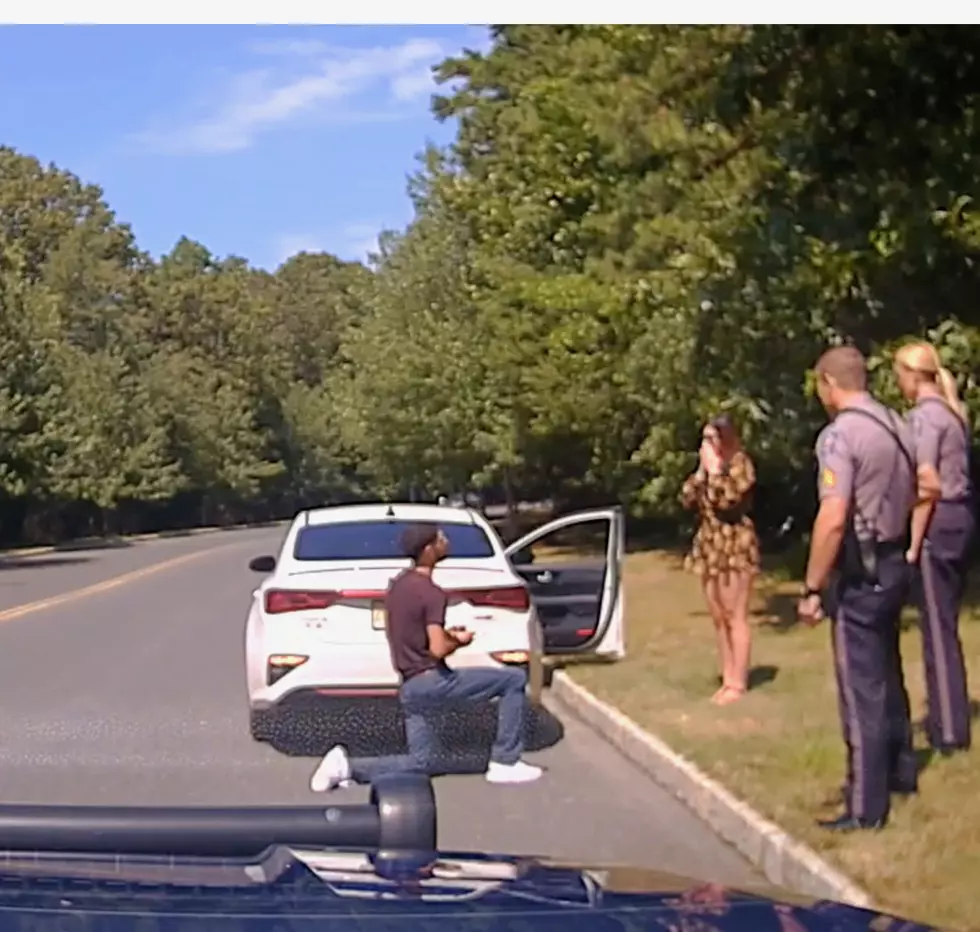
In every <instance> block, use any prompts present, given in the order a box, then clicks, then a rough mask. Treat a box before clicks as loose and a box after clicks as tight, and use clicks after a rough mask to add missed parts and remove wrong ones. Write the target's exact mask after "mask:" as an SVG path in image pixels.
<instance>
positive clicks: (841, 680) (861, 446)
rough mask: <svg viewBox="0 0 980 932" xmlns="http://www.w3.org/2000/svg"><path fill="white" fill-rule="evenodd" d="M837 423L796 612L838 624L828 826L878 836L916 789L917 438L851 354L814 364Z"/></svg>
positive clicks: (830, 428) (825, 442)
mask: <svg viewBox="0 0 980 932" xmlns="http://www.w3.org/2000/svg"><path fill="white" fill-rule="evenodd" d="M816 375H817V392H818V394H819V396H820V401H821V402H822V403H823V406H824V407H825V408H826V410H827V413H828V414H829V415H830V417H831V419H832V420H831V422H830V423H829V424H828V425H827V426H826V427H825V428H824V429H823V430H822V431H821V432H820V435H819V437H818V438H817V444H816V454H817V461H818V468H819V476H818V483H817V485H818V490H819V497H820V507H819V510H818V512H817V517H816V519H815V520H814V523H813V530H812V534H811V541H810V554H809V559H808V561H807V569H806V577H805V579H804V589H803V593H802V597H801V599H800V603H799V606H798V612H799V615H800V618H801V620H802V621H804V622H806V623H809V624H816V623H817V622H818V621H819V620H820V619H821V618H822V617H823V616H824V613H825V612H826V614H827V615H828V616H829V617H830V618H831V622H832V627H831V630H832V636H833V648H834V667H835V672H836V678H837V693H838V706H839V709H840V718H841V728H842V731H843V736H844V743H845V744H846V746H847V757H848V766H847V781H846V783H845V787H844V798H845V809H844V812H843V814H842V815H840V816H839V817H838V818H835V819H831V820H824V821H821V822H820V825H822V826H823V827H824V828H826V829H830V830H835V831H852V830H855V829H872V828H880V827H881V826H882V825H884V823H885V822H886V820H887V818H888V814H889V810H890V794H891V793H910V792H915V790H916V779H917V773H916V766H915V757H914V755H913V752H912V728H911V723H910V721H909V701H908V694H907V693H906V691H905V681H904V677H903V675H902V663H901V658H900V655H899V640H898V639H899V616H900V614H901V610H902V606H903V603H904V601H905V597H906V594H907V591H908V575H909V574H908V565H907V563H906V556H905V555H906V551H907V550H908V547H909V518H910V513H911V510H912V506H913V504H914V499H915V488H914V472H915V470H914V464H913V461H912V454H911V440H910V438H909V434H908V430H907V427H906V425H905V424H904V422H903V421H902V419H901V418H900V417H899V415H898V414H896V413H895V412H894V411H891V410H890V409H889V408H886V407H885V406H884V405H882V404H880V403H879V402H877V401H875V400H874V399H873V398H872V397H871V396H870V395H869V394H868V392H867V365H866V362H865V359H864V357H863V356H862V355H861V353H860V352H859V351H858V350H857V349H855V348H854V347H849V346H840V347H835V348H834V349H831V350H828V351H827V352H826V353H824V355H823V356H821V357H820V359H819V360H818V362H817V365H816Z"/></svg>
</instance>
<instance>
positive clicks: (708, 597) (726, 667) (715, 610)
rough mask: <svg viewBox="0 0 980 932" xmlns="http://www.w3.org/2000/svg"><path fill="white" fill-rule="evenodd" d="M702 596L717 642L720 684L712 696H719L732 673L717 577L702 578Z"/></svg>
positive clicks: (726, 618) (725, 620) (724, 616)
mask: <svg viewBox="0 0 980 932" xmlns="http://www.w3.org/2000/svg"><path fill="white" fill-rule="evenodd" d="M704 598H705V602H707V604H708V611H709V612H710V614H711V620H712V621H713V622H714V626H715V638H716V640H717V642H718V662H719V665H720V666H721V686H720V687H719V689H718V691H717V692H716V693H715V695H714V698H717V697H718V696H720V695H721V694H722V693H723V692H724V691H725V687H726V686H728V684H729V683H730V682H731V675H732V645H731V641H730V639H729V634H728V617H727V612H726V610H725V606H724V603H723V601H722V598H721V585H720V582H719V580H718V577H717V576H715V577H707V576H706V577H705V578H704Z"/></svg>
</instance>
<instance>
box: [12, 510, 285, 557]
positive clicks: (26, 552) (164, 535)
mask: <svg viewBox="0 0 980 932" xmlns="http://www.w3.org/2000/svg"><path fill="white" fill-rule="evenodd" d="M291 520H292V519H285V520H283V521H263V522H260V523H258V524H228V525H223V526H222V525H213V526H208V527H194V528H188V529H187V530H174V531H155V532H154V533H152V534H127V535H119V536H118V537H79V538H76V539H75V540H66V541H65V542H64V543H61V544H50V545H48V546H44V547H12V548H11V549H9V550H0V559H6V558H9V557H37V556H41V555H42V554H47V553H66V552H70V551H72V550H81V549H84V548H85V547H86V546H87V545H92V544H110V543H112V542H113V541H119V542H121V543H127V544H138V543H140V542H141V541H147V540H170V539H178V538H183V537H196V536H197V535H199V534H215V533H217V532H218V531H243V530H247V529H249V528H264V527H268V528H273V527H282V526H284V525H287V524H289V522H290V521H291Z"/></svg>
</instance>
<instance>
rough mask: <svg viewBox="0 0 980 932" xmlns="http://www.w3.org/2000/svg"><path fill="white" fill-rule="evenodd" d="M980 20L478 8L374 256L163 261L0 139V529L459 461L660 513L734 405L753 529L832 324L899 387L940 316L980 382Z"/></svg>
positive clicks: (520, 489)
mask: <svg viewBox="0 0 980 932" xmlns="http://www.w3.org/2000/svg"><path fill="white" fill-rule="evenodd" d="M975 32H976V31H975V29H974V28H973V27H964V26H936V27H923V26H890V27H878V26H875V27H872V26H848V27H824V26H710V27H692V26H683V27H682V26H494V27H491V34H492V40H493V41H492V47H491V49H490V51H489V52H487V53H486V54H478V53H476V52H472V51H468V50H464V51H462V52H461V53H460V54H459V55H458V56H456V57H454V58H451V59H449V60H447V61H444V62H442V63H439V64H438V65H437V68H436V72H437V76H438V78H439V80H440V82H441V84H442V86H443V93H442V94H440V95H439V96H437V97H435V98H434V99H433V113H434V115H435V117H436V118H437V119H441V120H448V119H453V120H455V121H456V125H457V132H456V138H455V141H454V143H453V144H452V145H450V146H449V147H447V148H446V149H445V150H442V151H437V150H432V151H428V152H426V153H424V154H423V155H422V156H421V157H420V163H419V166H418V170H417V172H416V174H415V176H414V177H413V178H412V180H411V183H410V186H409V189H410V195H411V197H412V199H413V202H414V205H415V219H414V220H413V221H412V223H411V224H410V225H409V227H408V228H407V229H406V230H404V231H400V232H397V233H386V234H384V235H383V236H382V238H381V245H380V248H379V254H378V255H377V256H376V257H374V261H373V262H372V263H370V265H364V264H360V263H353V262H343V261H340V260H338V259H337V258H335V257H333V256H329V255H313V254H301V255H299V256H296V257H294V258H293V259H291V260H289V261H287V262H286V263H285V264H284V265H283V266H281V267H280V268H279V269H277V270H276V271H275V272H274V273H270V272H266V271H262V270H258V269H255V268H252V267H250V266H249V264H248V263H247V262H246V261H244V260H242V259H238V258H235V257H229V258H224V259H222V258H219V257H216V256H213V255H212V254H211V253H210V252H209V251H208V250H207V249H206V248H205V247H204V246H202V245H201V244H198V243H194V242H191V241H189V240H186V239H183V240H181V241H179V242H178V243H177V244H176V245H175V246H174V248H173V250H172V251H171V253H170V254H169V255H167V256H164V257H163V258H162V259H160V260H159V261H156V260H153V259H152V258H151V257H149V256H147V255H146V254H145V253H143V252H141V251H140V250H139V249H138V247H137V245H136V243H135V242H134V240H133V236H132V234H131V232H130V230H129V229H128V228H127V227H126V225H125V224H123V223H121V222H120V221H119V220H118V219H117V218H116V217H115V216H114V215H113V213H112V211H111V210H110V208H109V207H108V205H107V204H106V203H105V201H104V198H103V196H102V193H101V191H100V190H99V189H98V188H95V187H93V186H91V185H86V184H83V183H82V182H81V181H80V180H79V179H78V178H76V177H74V176H73V175H71V174H70V173H68V172H66V171H63V170H61V169H59V168H56V167H54V166H48V167H45V166H42V165H41V164H39V163H38V161H37V160H36V159H34V158H31V157H30V156H27V155H23V154H20V153H17V152H15V151H13V150H11V149H0V493H2V495H3V511H2V512H0V524H2V528H0V530H2V533H3V536H5V537H6V538H7V539H13V538H15V537H18V536H31V535H33V536H45V535H46V536H49V537H50V536H57V535H59V534H68V533H81V532H82V531H83V530H93V529H101V530H127V529H131V528H133V527H135V526H140V527H142V526H145V525H147V524H148V523H149V524H153V523H156V524H158V525H159V524H166V523H181V522H183V523H187V522H192V521H211V520H232V519H234V518H240V517H244V516H270V515H273V514H276V515H279V514H287V513H289V512H290V511H291V510H292V509H294V508H296V507H299V506H302V505H305V504H313V503H315V502H319V501H336V500H341V499H347V498H352V497H360V496H370V497H379V496H395V495H407V494H409V493H410V492H411V491H412V490H427V492H428V493H432V492H435V491H437V490H438V491H452V490H463V489H466V488H485V489H490V490H492V493H493V494H497V495H500V496H502V497H509V498H514V497H516V496H536V495H547V496H550V497H553V498H555V499H556V500H557V501H559V502H560V503H565V504H567V505H574V504H591V503H595V502H608V501H618V502H622V503H623V504H624V505H626V506H627V507H628V508H629V509H630V510H631V512H632V513H633V514H634V515H636V516H640V517H645V518H654V519H662V520H668V521H669V520H673V519H674V518H675V517H676V496H677V490H678V488H679V485H680V482H681V479H682V477H683V475H684V473H685V471H686V470H688V469H690V468H691V467H692V465H693V450H694V448H695V447H696V443H697V437H698V433H699V423H700V421H702V420H703V419H704V418H705V417H706V416H708V415H709V414H711V413H715V412H717V411H719V410H722V409H724V410H730V411H732V412H733V413H734V414H735V416H736V418H737V420H738V421H739V423H740V425H741V427H742V430H743V433H744V435H745V439H746V442H747V444H748V446H749V447H750V449H751V450H752V452H753V453H754V455H755V458H756V460H757V464H758V467H759V470H760V477H761V485H762V486H763V488H764V491H765V494H764V495H761V496H760V497H759V503H758V507H759V509H760V517H761V519H762V520H763V522H766V521H768V522H770V523H772V522H781V521H782V520H783V518H784V517H785V516H786V515H787V514H789V513H793V512H794V511H795V512H801V511H803V510H805V509H806V508H807V507H808V503H809V501H810V498H811V493H810V488H811V486H812V472H811V471H810V465H811V464H810V458H811V448H812V442H813V436H814V431H815V430H816V428H817V427H818V426H819V424H820V423H821V421H822V414H821V412H820V411H819V407H818V406H817V405H816V403H815V402H814V400H813V399H812V398H811V397H810V396H809V394H808V392H807V391H806V375H807V370H808V368H809V367H810V366H811V365H812V363H813V361H814V359H815V358H816V357H817V356H818V355H819V353H820V352H821V351H822V350H823V349H824V348H826V347H827V346H828V345H829V344H832V343H836V342H841V341H850V342H854V343H855V344H857V345H858V346H859V347H861V348H862V349H863V350H865V351H866V352H867V353H868V354H869V355H870V356H871V358H872V362H873V365H874V366H875V367H877V371H878V373H879V376H880V382H879V386H878V387H879V388H880V390H881V391H882V392H884V393H885V394H886V395H887V394H888V393H889V392H890V391H892V388H891V385H890V380H889V379H888V378H887V377H886V376H887V370H888V367H887V365H884V363H886V362H887V359H888V354H889V351H890V349H891V348H892V347H893V346H894V344H895V343H896V341H899V340H901V339H904V338H907V337H910V336H915V337H923V336H925V337H928V338H930V339H933V340H934V341H935V342H936V343H937V344H938V345H939V346H940V347H941V350H942V353H943V354H944V356H945V357H946V358H947V360H948V363H949V364H950V367H951V368H952V369H953V370H954V372H956V373H957V374H958V375H959V376H960V378H961V388H962V390H963V392H964V394H965V396H966V399H967V401H968V403H971V402H973V401H975V400H976V399H977V392H978V389H977V385H976V382H975V378H974V376H975V373H976V370H977V363H978V362H980V330H978V327H980V301H978V300H977V298H978V297H980V281H978V272H977V261H978V258H980V220H978V214H977V212H976V209H975V205H974V202H973V188H974V187H975V186H976V183H977V182H976V179H977V178H978V177H980V145H978V142H980V138H978V136H980V126H978V118H977V114H978V112H980V110H978V96H980V65H978V57H977V56H978V52H977V51H976V50H977V49H978V48H980V46H977V45H976V43H974V42H973V41H972V39H971V36H975ZM891 397H892V400H895V399H894V398H893V396H891ZM975 407H976V406H975V405H973V408H974V409H975Z"/></svg>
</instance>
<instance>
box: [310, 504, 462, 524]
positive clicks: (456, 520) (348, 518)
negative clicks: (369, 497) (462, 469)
mask: <svg viewBox="0 0 980 932" xmlns="http://www.w3.org/2000/svg"><path fill="white" fill-rule="evenodd" d="M303 514H304V512H300V513H299V515H297V517H299V518H302V516H303ZM305 514H306V520H305V522H304V524H305V525H306V526H310V525H314V524H339V523H340V522H352V521H353V522H356V521H391V520H394V521H424V522H432V523H434V524H475V523H476V520H475V518H474V515H473V511H472V509H470V508H456V507H453V506H452V505H427V504H419V503H417V502H371V503H370V504H364V505H331V506H327V507H325V508H311V509H308V510H307V511H306V512H305Z"/></svg>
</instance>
